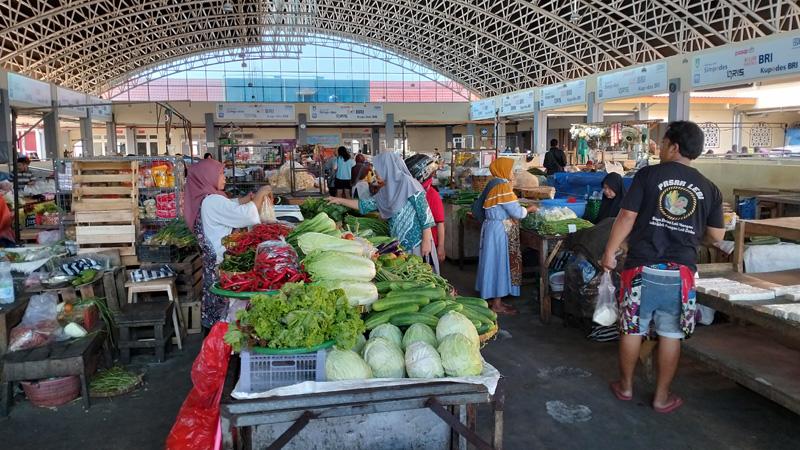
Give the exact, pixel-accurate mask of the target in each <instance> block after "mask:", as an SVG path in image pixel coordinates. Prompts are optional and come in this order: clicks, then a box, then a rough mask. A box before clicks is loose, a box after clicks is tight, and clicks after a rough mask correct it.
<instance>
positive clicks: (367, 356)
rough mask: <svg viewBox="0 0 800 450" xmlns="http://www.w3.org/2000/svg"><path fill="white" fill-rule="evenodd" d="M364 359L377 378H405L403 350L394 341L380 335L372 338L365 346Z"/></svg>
mask: <svg viewBox="0 0 800 450" xmlns="http://www.w3.org/2000/svg"><path fill="white" fill-rule="evenodd" d="M364 361H366V362H367V364H369V367H370V368H371V369H372V375H374V376H375V377H376V378H405V376H406V364H405V360H404V358H403V351H402V350H400V347H398V346H397V344H395V343H394V342H392V341H390V340H388V339H386V338H382V337H378V338H371V339H370V340H369V341H367V345H366V346H365V347H364Z"/></svg>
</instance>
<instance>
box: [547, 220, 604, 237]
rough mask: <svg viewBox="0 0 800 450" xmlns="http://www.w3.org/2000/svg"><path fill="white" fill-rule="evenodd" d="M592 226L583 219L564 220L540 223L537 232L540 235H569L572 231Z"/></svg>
mask: <svg viewBox="0 0 800 450" xmlns="http://www.w3.org/2000/svg"><path fill="white" fill-rule="evenodd" d="M592 226H594V225H593V224H592V223H591V222H589V221H588V220H584V219H564V220H556V221H550V222H540V223H539V225H538V231H539V233H541V234H548V235H551V234H569V233H571V232H574V231H578V230H582V229H584V228H591V227H592Z"/></svg>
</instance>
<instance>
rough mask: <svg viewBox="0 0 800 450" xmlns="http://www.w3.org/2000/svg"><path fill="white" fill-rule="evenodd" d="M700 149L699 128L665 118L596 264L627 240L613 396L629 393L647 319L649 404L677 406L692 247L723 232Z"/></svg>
mask: <svg viewBox="0 0 800 450" xmlns="http://www.w3.org/2000/svg"><path fill="white" fill-rule="evenodd" d="M702 151H703V132H702V130H701V129H700V127H698V126H697V125H696V124H695V123H693V122H684V121H680V122H672V123H670V124H669V125H668V127H667V131H666V133H665V134H664V140H663V143H662V146H661V150H660V152H659V156H660V158H661V162H660V164H658V165H655V166H649V167H645V168H643V169H641V170H640V171H639V172H638V173H637V174H636V177H635V178H634V180H633V185H632V186H631V188H630V190H629V191H628V193H627V194H626V195H625V198H624V199H623V201H622V204H621V210H620V213H619V216H617V220H616V221H615V222H614V227H613V228H612V230H611V236H610V237H609V240H608V244H607V245H606V250H605V254H604V255H603V260H602V265H603V267H605V268H606V270H613V269H614V268H615V266H616V263H617V261H616V252H617V250H618V249H619V247H620V245H621V244H622V242H623V241H624V240H625V239H626V238H627V239H628V254H627V257H626V259H625V265H624V270H623V271H622V274H621V279H622V282H621V287H620V301H621V306H620V327H621V334H622V338H621V340H620V347H619V359H620V361H619V366H620V376H621V379H620V380H619V381H615V382H613V383H611V389H612V391H613V392H614V395H616V397H617V398H618V399H620V400H630V399H631V398H632V397H633V374H634V371H635V369H636V362H637V360H638V358H639V348H640V346H641V343H642V338H643V337H644V336H646V335H647V334H648V332H649V328H650V325H651V324H652V325H653V327H654V329H655V332H656V334H657V335H658V337H659V345H658V380H657V384H656V392H655V396H654V398H653V403H652V405H653V408H654V409H655V410H656V411H657V412H660V413H668V412H672V411H674V410H676V409H677V408H679V407H680V406H681V405H682V404H683V400H682V399H681V398H680V397H679V396H677V395H676V394H674V393H672V392H670V385H671V383H672V379H673V377H674V376H675V372H676V370H677V368H678V360H679V358H680V351H681V339H683V338H685V337H689V336H690V335H691V334H692V332H693V331H694V320H695V309H696V307H695V290H694V274H695V271H696V270H697V269H696V266H697V246H698V245H700V243H701V241H704V240H705V242H708V243H711V242H718V241H720V240H722V237H723V235H724V233H725V230H724V228H723V227H724V224H723V218H722V195H721V194H720V192H719V189H717V187H716V186H715V185H714V184H713V183H712V182H711V181H709V180H708V179H706V178H705V177H704V176H703V175H701V174H700V172H698V171H697V170H696V169H694V168H692V167H691V166H690V165H691V162H692V161H693V160H694V159H696V158H697V157H698V156H700V154H701V153H702Z"/></svg>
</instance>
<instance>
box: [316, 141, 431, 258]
mask: <svg viewBox="0 0 800 450" xmlns="http://www.w3.org/2000/svg"><path fill="white" fill-rule="evenodd" d="M373 167H374V171H375V175H376V178H377V183H378V184H379V185H381V187H380V189H379V190H378V191H377V192H376V193H375V195H374V196H373V197H372V198H370V199H366V200H363V199H359V200H350V199H343V198H336V197H331V198H329V199H328V200H329V201H330V202H331V203H334V204H339V205H344V206H347V207H348V208H351V209H355V210H359V211H360V212H361V214H367V213H370V212H372V211H378V212H379V213H380V216H381V217H382V218H383V219H387V220H388V221H389V232H390V234H391V236H392V237H393V238H395V239H397V240H398V241H400V245H402V246H403V248H404V249H406V250H407V251H409V252H410V253H413V254H415V255H418V256H421V257H423V258H425V259H426V260H429V261H430V262H432V263H434V268H438V264H439V261H438V259H437V256H436V247H435V246H434V245H433V233H432V231H431V228H433V226H434V225H435V222H434V220H433V215H432V214H431V209H430V208H429V207H428V202H427V201H426V200H425V189H423V188H422V185H420V184H419V182H418V181H417V180H415V179H414V177H412V176H411V173H410V172H409V171H408V168H407V167H406V165H405V164H404V163H403V159H402V158H401V157H400V155H398V154H396V153H381V154H380V155H378V156H376V157H375V160H374V161H373ZM429 257H432V258H429Z"/></svg>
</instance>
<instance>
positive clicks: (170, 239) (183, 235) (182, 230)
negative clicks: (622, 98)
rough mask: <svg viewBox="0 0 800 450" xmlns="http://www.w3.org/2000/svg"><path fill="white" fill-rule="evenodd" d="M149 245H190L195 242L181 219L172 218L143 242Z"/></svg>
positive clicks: (192, 234)
mask: <svg viewBox="0 0 800 450" xmlns="http://www.w3.org/2000/svg"><path fill="white" fill-rule="evenodd" d="M145 243H146V244H149V245H174V246H176V247H181V248H182V247H190V246H193V245H195V244H197V239H195V237H194V233H192V231H191V230H189V227H188V226H187V225H186V222H184V221H183V219H177V220H173V221H172V222H170V223H168V224H167V225H166V226H165V227H163V228H161V229H159V230H158V233H156V234H154V235H153V236H151V237H150V238H148V239H147V241H146V242H145Z"/></svg>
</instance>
